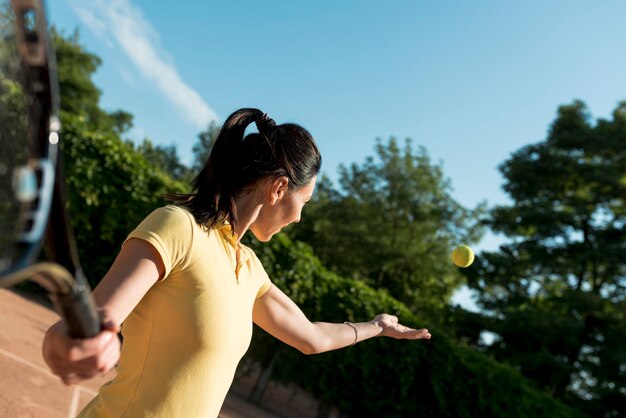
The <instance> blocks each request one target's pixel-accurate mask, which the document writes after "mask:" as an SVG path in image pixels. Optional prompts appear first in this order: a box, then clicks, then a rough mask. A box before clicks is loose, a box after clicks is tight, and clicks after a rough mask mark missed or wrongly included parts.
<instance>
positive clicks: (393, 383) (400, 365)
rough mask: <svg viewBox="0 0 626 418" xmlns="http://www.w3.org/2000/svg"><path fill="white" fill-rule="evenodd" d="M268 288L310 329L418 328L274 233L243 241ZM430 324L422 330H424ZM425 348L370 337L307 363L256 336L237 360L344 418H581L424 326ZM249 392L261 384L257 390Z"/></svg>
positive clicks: (401, 308)
mask: <svg viewBox="0 0 626 418" xmlns="http://www.w3.org/2000/svg"><path fill="white" fill-rule="evenodd" d="M246 240H247V241H248V243H249V244H250V245H251V246H252V247H253V249H254V251H255V252H256V253H257V254H258V256H259V258H260V260H261V261H262V263H263V265H264V266H266V268H267V272H268V274H269V276H270V277H271V278H272V281H273V283H274V284H275V285H276V286H278V287H279V288H281V289H282V290H283V291H284V292H285V293H287V294H288V295H289V297H290V298H291V299H292V300H294V301H295V302H296V303H297V304H298V306H300V307H301V308H302V310H303V312H304V313H305V315H306V316H307V317H308V318H310V319H311V320H313V321H316V320H325V321H331V322H341V321H345V320H353V321H355V320H362V319H363V318H372V317H374V315H376V314H378V313H380V312H389V313H393V314H395V315H397V316H398V318H399V319H400V321H401V322H402V323H403V324H407V325H409V326H414V327H418V328H419V327H421V326H423V325H424V324H425V323H426V322H427V320H426V319H425V318H424V317H423V316H422V315H415V314H414V313H413V312H411V311H410V310H409V309H408V308H407V307H406V306H405V305H403V304H402V303H401V302H400V301H398V300H396V299H394V298H393V297H391V296H390V295H389V293H388V292H387V291H386V290H384V289H374V288H372V287H370V286H367V285H366V284H364V283H363V282H362V281H360V280H355V279H349V278H342V277H339V276H337V275H336V274H334V273H332V272H330V271H328V270H327V269H326V268H325V267H324V266H323V265H322V263H321V262H320V260H319V259H317V257H315V255H314V254H313V252H312V250H311V248H310V247H309V246H308V245H306V244H304V243H302V242H293V241H291V240H290V239H289V238H288V237H287V236H286V235H284V234H278V235H276V236H275V237H274V238H273V239H272V240H271V241H270V242H268V243H262V244H261V243H259V242H258V241H255V240H253V239H251V238H250V237H248V238H247V239H246ZM428 322H430V321H428ZM429 330H430V331H431V332H432V333H433V339H432V340H429V341H398V340H393V339H390V338H375V339H372V340H368V341H364V342H362V343H359V344H358V345H357V346H356V347H352V348H346V349H343V350H334V351H330V352H327V353H322V354H318V355H315V356H305V355H303V354H302V353H300V352H299V351H297V350H295V349H293V348H291V347H289V346H287V345H285V344H283V343H280V342H278V341H277V340H276V339H275V338H274V337H272V336H270V335H269V334H267V333H265V332H263V331H262V330H260V329H257V330H255V332H254V333H253V339H252V343H251V346H250V349H249V350H248V353H247V354H246V356H247V357H248V358H252V359H254V360H256V361H259V362H261V363H262V364H263V365H264V366H265V370H266V371H268V373H269V372H272V376H273V378H274V379H275V380H277V381H288V382H292V383H296V384H298V385H300V386H301V387H303V388H305V389H306V390H308V391H309V392H310V393H311V394H313V395H314V396H315V397H316V398H317V399H318V400H320V404H321V405H320V411H318V416H324V415H323V414H322V412H323V411H324V408H323V405H335V406H337V407H339V408H340V409H341V410H342V411H344V412H345V413H347V414H349V416H353V417H433V418H434V417H437V418H440V417H450V418H452V417H468V418H469V417H485V418H487V417H501V416H503V414H504V415H506V416H507V417H546V418H548V417H549V418H557V417H563V418H565V417H567V418H575V417H580V416H581V415H580V414H578V413H577V412H576V411H574V410H573V409H572V408H569V407H567V406H565V405H563V404H562V403H561V402H557V401H555V400H554V399H553V398H551V397H550V396H549V395H547V394H546V393H544V392H542V391H540V390H537V389H535V388H533V387H532V383H531V382H530V381H529V380H528V379H525V378H523V377H522V376H521V375H520V374H519V372H517V371H516V370H515V369H513V368H512V367H510V366H507V365H503V364H499V363H497V362H496V361H494V360H493V359H492V358H490V357H488V356H486V355H483V354H480V353H476V352H475V351H473V350H470V349H467V348H464V347H461V346H459V345H458V344H456V343H455V342H454V341H453V340H452V339H450V338H449V337H448V336H447V335H446V332H445V330H444V329H441V328H439V327H436V326H432V327H431V325H430V324H429ZM258 383H259V385H258V386H257V389H258V388H259V387H260V386H261V383H262V381H260V382H258Z"/></svg>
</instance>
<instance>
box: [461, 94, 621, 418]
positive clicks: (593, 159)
mask: <svg viewBox="0 0 626 418" xmlns="http://www.w3.org/2000/svg"><path fill="white" fill-rule="evenodd" d="M625 143H626V103H624V104H620V105H619V106H618V107H617V109H616V110H615V111H614V112H613V118H612V120H599V121H598V122H597V123H596V124H593V123H592V121H591V119H590V117H589V114H588V111H587V109H586V107H585V105H584V104H583V103H582V102H574V103H573V104H571V105H567V106H561V107H560V108H559V111H558V115H557V118H556V120H555V121H554V123H553V124H552V126H551V129H550V131H549V133H548V136H547V138H546V140H545V141H543V142H540V143H537V144H532V145H528V146H526V147H523V148H522V149H520V150H519V151H517V152H515V153H514V154H513V155H512V156H511V157H510V158H509V159H508V160H507V161H505V162H504V163H502V164H501V165H500V171H501V172H502V174H503V176H504V178H505V184H504V190H505V191H506V192H507V193H508V194H509V196H510V197H511V199H512V204H511V205H503V206H499V207H496V208H494V209H493V210H492V211H491V217H490V220H489V224H490V226H491V228H493V230H495V231H497V232H499V233H502V234H504V235H506V236H507V237H509V238H510V241H509V242H507V243H506V244H505V245H502V246H501V247H500V250H499V251H496V252H488V253H483V254H481V257H480V260H479V262H478V263H477V266H476V268H475V269H472V270H469V271H468V273H469V274H468V276H469V281H470V285H471V286H472V287H473V288H474V289H476V290H477V291H478V295H479V302H480V304H481V306H482V307H483V308H484V309H485V311H486V312H487V313H488V315H489V316H490V317H489V318H487V320H486V321H485V323H484V324H485V328H486V329H488V330H490V331H492V332H495V333H496V335H497V338H496V340H495V342H494V344H493V345H491V346H490V347H488V349H487V351H488V352H489V353H492V354H493V355H494V356H495V357H496V358H497V359H500V360H503V361H506V362H508V363H510V364H513V365H514V366H516V367H518V368H519V369H520V370H521V371H522V372H523V373H524V374H525V375H526V376H528V377H530V378H531V379H533V380H534V381H535V382H536V383H537V385H538V386H539V387H541V388H543V389H546V390H549V391H550V392H551V393H552V394H553V395H554V396H556V397H557V398H559V399H563V400H566V401H568V402H570V403H572V404H573V405H578V406H579V407H580V408H581V409H583V410H585V411H587V412H589V413H590V415H592V416H623V415H624V414H626V331H625V330H626V314H625V313H626V295H625V292H624V290H625V287H626V259H625V258H624V254H625V250H626V229H625V226H626V174H625V173H626V147H625V146H624V144H625Z"/></svg>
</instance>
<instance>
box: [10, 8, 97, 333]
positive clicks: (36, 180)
mask: <svg viewBox="0 0 626 418" xmlns="http://www.w3.org/2000/svg"><path fill="white" fill-rule="evenodd" d="M60 130H61V123H60V119H59V92H58V85H57V79H56V61H55V57H54V53H53V49H52V45H51V40H50V38H49V36H48V28H47V24H46V19H45V14H44V8H43V2H42V0H0V287H4V288H7V287H10V286H13V285H15V284H17V283H19V282H22V281H24V280H33V281H35V282H36V283H38V284H40V285H41V286H42V287H44V288H45V289H46V290H47V291H48V292H49V294H50V297H51V299H52V300H53V303H54V305H55V306H56V308H57V310H58V311H59V313H60V314H61V315H62V316H63V318H64V319H65V321H66V323H67V327H68V332H69V335H70V336H71V337H74V338H81V337H92V336H94V335H96V334H97V333H98V332H99V331H100V320H99V316H98V313H97V310H96V308H95V305H94V303H93V300H92V298H91V289H90V288H89V285H88V283H87V280H86V278H85V276H84V274H83V271H82V269H81V267H80V263H79V260H78V256H77V251H76V243H75V240H74V234H73V232H72V229H71V226H70V222H69V219H68V214H67V211H66V209H65V202H66V197H65V196H66V193H65V178H64V176H63V172H62V164H61V161H60V157H61V156H60V155H59V151H60V150H59V145H60ZM42 248H45V249H46V253H47V255H48V259H49V260H52V261H40V260H39V257H40V254H41V252H42Z"/></svg>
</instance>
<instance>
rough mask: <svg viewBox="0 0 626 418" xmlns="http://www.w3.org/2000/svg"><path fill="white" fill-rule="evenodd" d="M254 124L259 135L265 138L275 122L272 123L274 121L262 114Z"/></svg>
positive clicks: (274, 125)
mask: <svg viewBox="0 0 626 418" xmlns="http://www.w3.org/2000/svg"><path fill="white" fill-rule="evenodd" d="M255 123H256V128H257V129H258V130H259V133H260V134H261V135H265V136H268V135H269V134H270V133H271V132H272V130H273V128H275V127H276V122H274V119H272V118H270V117H269V116H267V113H263V114H262V115H261V116H259V117H258V118H257V119H256V121H255Z"/></svg>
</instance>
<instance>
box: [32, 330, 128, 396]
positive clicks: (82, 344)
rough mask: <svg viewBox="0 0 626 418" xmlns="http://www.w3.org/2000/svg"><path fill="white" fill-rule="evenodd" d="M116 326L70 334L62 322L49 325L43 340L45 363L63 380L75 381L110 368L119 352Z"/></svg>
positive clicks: (72, 382) (117, 358)
mask: <svg viewBox="0 0 626 418" xmlns="http://www.w3.org/2000/svg"><path fill="white" fill-rule="evenodd" d="M117 330H119V327H118V326H115V325H114V324H110V325H107V329H104V330H103V331H101V332H100V333H99V334H98V335H96V336H95V337H93V338H85V339H74V338H70V337H69V336H68V335H67V333H66V330H65V326H64V323H63V322H62V321H60V322H59V323H57V324H55V325H53V326H52V327H51V328H50V329H49V330H48V332H46V336H45V337H44V343H43V356H44V360H45V362H46V363H47V364H48V367H50V369H51V370H52V372H53V373H54V374H56V375H57V376H59V377H60V378H61V380H62V381H63V382H64V383H65V384H75V383H78V382H81V381H83V380H86V379H89V378H92V377H95V376H97V375H100V374H103V373H106V372H108V371H109V370H111V369H112V368H113V367H115V365H116V364H117V361H118V360H119V355H120V341H119V338H118V337H117Z"/></svg>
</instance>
